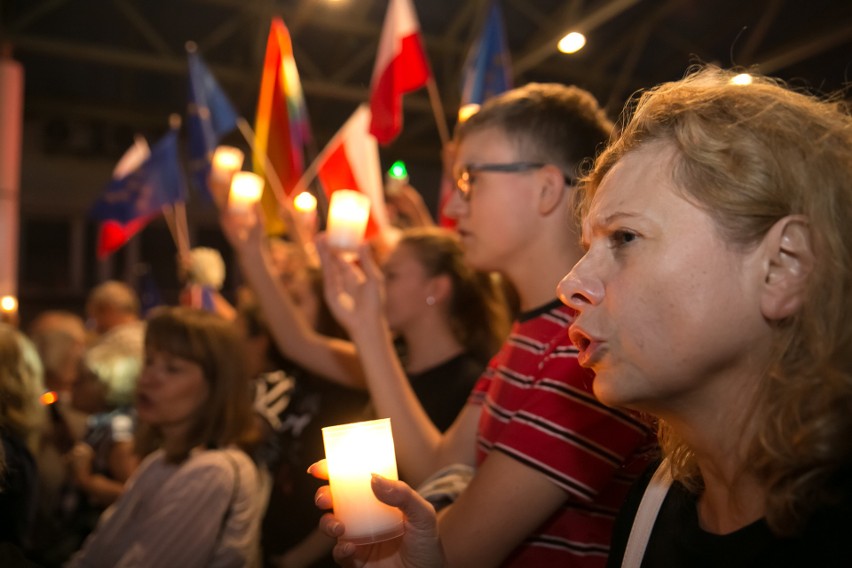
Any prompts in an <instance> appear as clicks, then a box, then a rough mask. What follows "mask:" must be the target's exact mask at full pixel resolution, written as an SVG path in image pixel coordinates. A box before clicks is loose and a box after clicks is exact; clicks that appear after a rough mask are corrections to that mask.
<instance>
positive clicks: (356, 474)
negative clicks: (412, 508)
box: [322, 418, 404, 544]
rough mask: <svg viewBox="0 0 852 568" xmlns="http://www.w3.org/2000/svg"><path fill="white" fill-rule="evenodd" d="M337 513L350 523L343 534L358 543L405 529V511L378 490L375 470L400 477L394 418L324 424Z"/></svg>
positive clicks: (374, 539) (384, 538)
mask: <svg viewBox="0 0 852 568" xmlns="http://www.w3.org/2000/svg"><path fill="white" fill-rule="evenodd" d="M322 439H323V443H324V445H325V457H326V461H327V463H328V480H329V486H330V487H331V496H332V502H333V506H334V515H335V516H336V517H337V518H338V519H340V521H341V522H343V524H344V525H345V527H346V532H345V533H344V534H343V536H342V537H341V538H343V539H344V540H348V541H351V542H354V543H356V544H369V543H371V542H379V541H382V540H389V539H391V538H395V537H397V536H400V535H401V534H402V533H403V530H404V529H403V524H402V512H401V511H400V510H399V509H396V508H395V507H391V506H389V505H385V504H384V503H382V502H381V501H379V500H378V499H376V496H375V495H374V494H373V490H372V488H371V487H370V479H371V474H373V473H377V474H379V475H381V476H383V477H386V478H388V479H398V477H397V470H396V456H395V455H394V450H393V436H392V435H391V425H390V418H382V419H380V420H371V421H368V422H355V423H353V424H342V425H340V426H328V427H326V428H323V429H322Z"/></svg>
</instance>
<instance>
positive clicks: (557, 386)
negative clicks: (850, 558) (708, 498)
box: [321, 84, 653, 567]
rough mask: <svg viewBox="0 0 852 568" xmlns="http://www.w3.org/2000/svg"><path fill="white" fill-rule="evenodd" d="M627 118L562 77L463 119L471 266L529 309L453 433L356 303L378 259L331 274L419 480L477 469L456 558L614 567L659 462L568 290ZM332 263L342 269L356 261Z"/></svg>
mask: <svg viewBox="0 0 852 568" xmlns="http://www.w3.org/2000/svg"><path fill="white" fill-rule="evenodd" d="M611 128H612V125H611V123H610V122H609V121H608V120H607V119H606V118H605V117H604V115H603V112H602V111H601V110H600V109H599V108H598V105H597V103H596V101H595V99H594V98H593V97H592V96H591V95H590V94H589V93H587V92H585V91H582V90H580V89H577V88H574V87H566V86H562V85H555V84H530V85H527V86H525V87H521V88H518V89H515V90H513V91H510V92H508V93H504V94H503V95H501V96H499V97H496V98H494V99H491V100H490V101H489V102H487V103H486V104H485V105H483V107H482V109H481V110H480V111H479V112H478V113H477V114H475V115H474V116H473V117H471V118H470V119H468V121H467V122H465V123H463V124H461V125H460V126H459V127H458V129H457V132H456V140H457V143H458V149H457V153H456V159H455V174H456V180H457V190H458V191H457V192H456V194H455V195H454V196H453V197H452V198H451V199H450V200H449V201H448V203H447V205H446V208H445V211H444V213H445V214H447V215H448V216H450V217H453V218H455V219H456V220H457V223H458V225H457V229H458V232H459V234H460V236H461V240H462V243H463V246H464V249H465V260H466V261H467V262H468V264H470V265H471V266H472V267H473V268H475V269H478V270H486V271H497V272H500V273H501V274H502V275H503V276H504V277H505V278H507V279H508V280H509V281H510V282H511V283H512V285H513V286H514V287H515V289H516V291H517V292H518V296H519V299H520V307H521V311H522V314H521V315H520V317H519V318H518V320H517V321H515V323H514V325H513V328H512V332H511V334H510V336H509V337H508V339H507V340H506V342H505V343H504V345H503V347H502V348H501V349H500V351H499V352H498V353H497V354H496V355H495V356H494V358H493V359H492V360H491V362H490V363H489V365H488V367H487V369H486V370H485V372H484V373H483V375H482V377H481V378H480V380H479V382H478V384H477V385H476V387H475V388H474V391H473V393H472V394H471V397H470V399H469V401H468V403H467V404H466V405H465V407H464V409H463V410H462V412H461V414H460V415H459V416H458V418H457V419H456V421H455V422H454V424H453V425H452V426H451V427H450V429H449V430H448V431H447V432H446V433H444V434H441V433H440V432H438V431H437V430H436V429H435V428H434V426H432V425H431V424H429V423H428V419H426V418H425V415H424V413H423V412H422V409H420V408H419V404H418V403H417V400H416V398H415V397H414V396H413V394H411V392H410V388H408V387H407V386H406V385H405V381H404V380H403V379H402V378H399V379H397V380H392V379H391V378H390V377H392V376H394V375H396V376H397V377H401V373H398V372H394V368H393V363H392V358H391V357H389V356H388V353H389V351H390V349H389V348H388V347H384V348H379V347H377V343H378V341H377V339H376V337H381V336H382V335H383V334H382V332H381V331H375V329H381V328H375V329H370V330H369V332H368V331H364V329H365V328H372V324H370V323H365V322H367V321H369V320H370V319H375V317H376V316H370V314H369V313H367V312H368V311H369V310H367V309H366V308H360V309H359V308H358V307H352V306H358V305H359V303H360V305H362V306H363V305H366V302H364V301H363V299H364V298H365V297H366V296H367V292H369V293H370V295H371V296H372V297H380V294H379V293H377V292H376V289H378V288H380V285H378V284H377V282H380V276H378V270H377V269H376V268H375V266H374V265H373V264H372V263H371V262H370V260H369V258H367V257H368V256H369V255H365V254H362V255H361V263H362V264H361V266H363V267H364V274H363V275H361V277H360V278H344V277H340V278H327V279H326V285H327V286H328V290H327V296H328V297H329V298H330V303H331V305H332V308H333V309H334V310H335V313H336V315H338V317H340V315H341V314H342V313H343V311H345V310H344V308H345V307H346V306H344V305H343V304H342V303H341V302H338V301H336V300H335V298H340V297H342V296H346V295H349V296H351V297H358V298H359V302H350V303H348V304H347V305H348V306H350V307H352V310H354V311H356V312H359V313H358V317H357V318H356V317H352V315H353V314H351V313H350V314H348V315H349V319H351V320H352V321H358V322H361V323H359V326H361V330H353V339H354V340H355V342H356V343H357V344H358V348H359V353H360V356H361V360H362V362H363V364H364V369H365V374H366V375H367V379H368V383H369V386H370V391H371V395H372V397H373V401H374V404H375V406H376V408H377V411H378V412H379V414H380V415H381V416H390V417H391V421H392V424H393V430H394V438H395V441H396V444H395V446H396V452H397V459H398V460H399V464H400V468H401V470H402V473H403V474H404V475H405V478H406V480H407V481H408V482H409V483H411V484H412V485H414V486H417V485H418V484H420V483H421V482H422V481H423V480H424V479H426V478H427V477H428V476H429V475H431V474H432V473H433V472H435V471H436V470H438V469H439V468H442V467H446V466H448V465H450V464H458V463H462V464H467V465H469V466H472V467H475V474H474V475H473V477H472V479H471V481H470V483H469V484H468V485H467V487H466V488H465V489H464V491H462V492H461V494H460V495H459V496H458V498H457V499H456V501H455V502H454V503H453V504H452V505H450V506H448V507H446V508H444V509H442V510H441V512H440V515H439V533H440V536H441V540H442V542H443V545H444V551H445V553H446V557H447V560H448V565H450V566H496V565H505V566H571V567H578V566H579V567H602V566H604V565H605V563H606V558H607V554H608V551H609V540H610V533H611V530H612V524H613V520H614V518H615V514H616V512H617V510H618V508H619V507H620V505H621V502H622V500H623V498H624V496H625V495H626V493H627V489H628V488H629V486H630V484H631V482H632V480H633V479H634V477H635V476H636V475H638V473H640V472H641V471H642V469H643V468H644V466H645V465H646V463H647V462H646V461H645V459H643V457H644V456H643V454H644V453H646V452H645V451H646V450H647V449H648V448H649V446H650V444H653V435H652V432H651V430H650V429H649V428H648V427H647V425H646V424H644V423H642V422H640V421H639V420H637V419H636V417H634V416H632V415H630V414H628V413H625V412H620V411H617V410H613V409H611V408H607V407H605V406H604V405H602V404H600V403H599V402H598V401H597V400H596V399H595V398H594V396H593V394H592V388H591V387H592V380H593V377H592V375H591V374H589V373H588V372H587V371H584V370H583V369H582V368H581V367H580V366H579V364H578V363H577V349H576V348H575V347H574V346H573V345H572V344H571V342H570V340H569V339H568V326H569V324H570V323H571V321H572V317H573V314H572V312H571V310H570V309H568V308H567V307H566V306H565V305H563V304H562V303H561V302H560V301H559V300H558V299H557V298H556V286H557V284H558V283H559V281H560V280H561V278H562V277H563V276H564V275H565V274H566V273H567V272H568V271H570V269H571V268H572V267H573V265H574V264H575V263H576V261H577V260H578V259H579V258H580V257H581V256H582V250H581V248H580V245H579V238H578V231H577V229H576V228H575V223H574V222H573V218H572V211H571V208H570V205H569V199H570V195H571V191H572V185H573V182H572V180H573V179H575V177H576V176H577V174H578V168H579V165H580V163H581V162H582V161H583V160H585V159H586V158H591V157H593V156H594V154H595V151H596V149H597V148H598V147H602V146H603V145H604V144H605V142H606V141H607V139H608V136H609V133H610V130H611ZM327 260H331V259H327ZM332 264H333V265H334V266H335V268H334V269H332V270H339V271H341V272H340V274H343V273H344V272H345V271H348V270H354V268H353V265H351V264H346V263H337V264H334V262H333V261H332ZM327 270H328V268H327ZM354 282H361V283H362V284H360V288H359V287H357V286H356V285H355V284H353V283H354ZM347 286H349V288H346V287H347ZM377 311H379V310H372V312H377ZM385 335H387V332H385ZM384 343H385V344H387V343H388V341H385V342H384ZM321 501H322V500H321ZM330 534H334V535H335V536H340V532H335V531H334V530H331V531H330ZM376 546H379V547H381V546H393V545H387V544H385V545H376ZM385 553H388V554H391V553H392V552H391V551H390V550H378V551H377V550H374V549H372V548H370V547H354V546H351V545H350V544H339V545H338V546H337V548H336V551H335V554H336V556H337V558H338V560H345V559H346V558H347V557H349V556H352V555H357V556H358V557H359V558H367V557H369V558H377V557H381V556H383V555H384V554H385ZM368 555H369V556H368Z"/></svg>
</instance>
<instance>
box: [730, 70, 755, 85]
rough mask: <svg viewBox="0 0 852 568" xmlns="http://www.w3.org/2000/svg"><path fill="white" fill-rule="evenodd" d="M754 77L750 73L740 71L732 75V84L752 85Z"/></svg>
mask: <svg viewBox="0 0 852 568" xmlns="http://www.w3.org/2000/svg"><path fill="white" fill-rule="evenodd" d="M751 81H752V77H751V75H749V74H748V73H740V74H739V75H735V76H733V77H731V84H732V85H751Z"/></svg>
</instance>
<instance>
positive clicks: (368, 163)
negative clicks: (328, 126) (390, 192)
mask: <svg viewBox="0 0 852 568" xmlns="http://www.w3.org/2000/svg"><path fill="white" fill-rule="evenodd" d="M369 125H370V109H369V108H368V107H367V105H361V106H359V107H358V108H357V109H356V110H355V112H354V113H353V114H352V116H351V117H349V120H347V121H346V123H345V124H344V125H343V126H342V127H341V128H340V130H338V131H337V134H335V135H334V137H333V138H332V139H331V140H330V141H329V143H328V144H327V145H326V147H325V148H324V149H323V151H322V152H321V153H320V155H319V156H317V163H318V166H317V176H318V177H319V179H320V182H321V183H322V185H323V188H324V189H325V194H326V196H327V197H328V198H329V200H330V199H331V194H332V193H334V192H335V191H337V190H338V189H354V190H356V191H360V192H361V193H363V194H365V195H366V196H367V197H369V198H370V218H369V220H368V221H367V232H366V238H368V239H369V238H371V237H373V236H379V235H381V236H382V237H384V236H386V234H387V229H388V228H389V226H390V223H389V222H388V214H387V210H386V209H385V197H384V190H383V187H382V171H381V162H380V161H379V146H378V144H377V143H376V139H375V137H374V136H372V135H371V134H370V132H369Z"/></svg>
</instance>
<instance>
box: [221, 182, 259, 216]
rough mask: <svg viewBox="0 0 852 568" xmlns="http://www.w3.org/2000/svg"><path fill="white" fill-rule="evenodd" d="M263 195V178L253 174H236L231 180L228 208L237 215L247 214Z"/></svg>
mask: <svg viewBox="0 0 852 568" xmlns="http://www.w3.org/2000/svg"><path fill="white" fill-rule="evenodd" d="M262 194H263V178H261V177H260V176H259V175H257V174H255V173H253V172H237V173H235V174H234V177H233V178H232V179H231V191H230V193H229V195H228V208H229V209H231V210H232V211H234V212H237V213H247V212H250V211H251V210H252V208H253V207H254V205H255V203H257V202H258V201H260V196H261V195H262Z"/></svg>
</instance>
